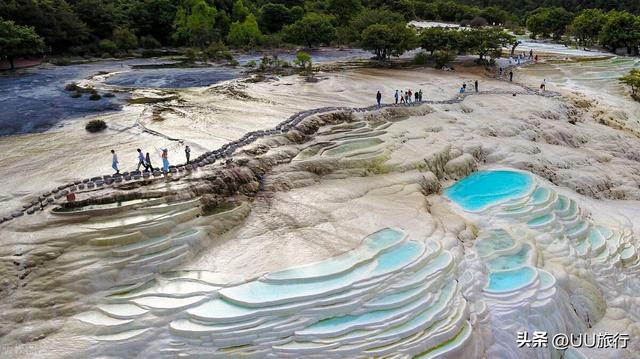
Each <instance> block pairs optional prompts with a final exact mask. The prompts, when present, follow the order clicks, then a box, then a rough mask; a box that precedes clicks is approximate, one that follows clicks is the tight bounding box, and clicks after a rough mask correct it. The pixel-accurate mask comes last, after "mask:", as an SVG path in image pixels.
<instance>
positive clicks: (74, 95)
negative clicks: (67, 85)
mask: <svg viewBox="0 0 640 359" xmlns="http://www.w3.org/2000/svg"><path fill="white" fill-rule="evenodd" d="M71 97H72V98H78V97H82V94H81V93H80V92H74V93H72V94H71Z"/></svg>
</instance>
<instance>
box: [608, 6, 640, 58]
mask: <svg viewBox="0 0 640 359" xmlns="http://www.w3.org/2000/svg"><path fill="white" fill-rule="evenodd" d="M600 43H601V44H602V45H603V46H606V47H607V48H609V49H610V50H611V51H613V52H615V51H616V50H617V49H619V48H621V47H626V48H627V52H628V53H631V52H632V51H633V49H636V48H637V47H638V44H639V43H640V20H638V18H637V17H636V16H633V15H632V14H630V13H628V12H626V11H611V12H609V13H608V14H607V21H606V22H605V23H604V25H603V26H602V31H601V32H600Z"/></svg>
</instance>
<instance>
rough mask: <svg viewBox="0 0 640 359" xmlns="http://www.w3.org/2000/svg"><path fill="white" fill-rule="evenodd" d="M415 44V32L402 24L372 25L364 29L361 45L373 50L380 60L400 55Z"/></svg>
mask: <svg viewBox="0 0 640 359" xmlns="http://www.w3.org/2000/svg"><path fill="white" fill-rule="evenodd" d="M415 45H416V40H415V32H414V31H413V30H412V29H410V28H408V27H406V26H404V25H402V24H396V25H386V24H373V25H370V26H369V27H367V28H366V29H364V31H363V32H362V36H361V40H360V46H361V47H362V48H363V49H365V50H371V51H373V53H374V54H375V55H376V58H377V59H378V60H386V59H389V58H390V57H391V56H400V55H402V54H403V53H404V52H405V51H407V50H410V49H412V48H414V46H415Z"/></svg>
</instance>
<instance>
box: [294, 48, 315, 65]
mask: <svg viewBox="0 0 640 359" xmlns="http://www.w3.org/2000/svg"><path fill="white" fill-rule="evenodd" d="M311 62H312V60H311V55H309V53H308V52H304V51H298V52H297V53H296V58H295V59H294V60H293V63H294V64H295V65H296V66H298V67H300V68H301V69H306V68H307V67H309V66H311Z"/></svg>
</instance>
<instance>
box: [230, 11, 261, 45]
mask: <svg viewBox="0 0 640 359" xmlns="http://www.w3.org/2000/svg"><path fill="white" fill-rule="evenodd" d="M227 41H228V42H229V43H230V44H231V45H234V46H255V45H257V44H259V43H260V42H261V41H262V33H261V32H260V28H258V21H257V20H256V17H255V16H254V15H253V14H249V16H247V17H246V19H245V20H244V21H243V22H240V21H236V22H234V23H233V24H231V28H230V30H229V36H228V37H227Z"/></svg>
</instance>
